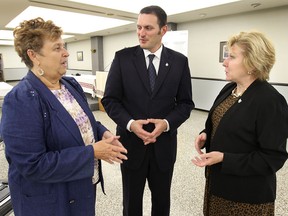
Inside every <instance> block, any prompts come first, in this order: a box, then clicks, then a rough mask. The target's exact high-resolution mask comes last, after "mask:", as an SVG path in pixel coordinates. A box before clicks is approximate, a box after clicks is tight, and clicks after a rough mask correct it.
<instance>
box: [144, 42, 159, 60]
mask: <svg viewBox="0 0 288 216" xmlns="http://www.w3.org/2000/svg"><path fill="white" fill-rule="evenodd" d="M162 50H163V45H161V46H160V48H159V49H158V50H157V51H156V52H155V53H151V52H150V51H149V50H147V49H143V51H144V55H145V58H147V57H148V55H149V54H154V55H155V56H156V57H157V58H158V59H160V56H161V53H162Z"/></svg>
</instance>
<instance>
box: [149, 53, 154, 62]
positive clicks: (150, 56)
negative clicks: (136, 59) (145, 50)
mask: <svg viewBox="0 0 288 216" xmlns="http://www.w3.org/2000/svg"><path fill="white" fill-rule="evenodd" d="M148 57H149V61H150V62H152V61H153V59H154V57H155V55H154V54H149V55H148Z"/></svg>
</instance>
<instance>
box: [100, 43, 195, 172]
mask: <svg viewBox="0 0 288 216" xmlns="http://www.w3.org/2000/svg"><path fill="white" fill-rule="evenodd" d="M102 103H103V105H104V107H105V110H106V112H107V113H108V115H109V116H110V117H111V118H112V119H113V120H114V121H115V122H116V124H117V134H118V135H120V136H121V142H122V143H123V144H124V146H125V147H126V148H127V150H128V158H129V159H128V160H127V161H125V162H124V165H126V166H129V167H130V168H132V169H137V168H138V167H139V166H140V165H141V163H142V160H143V159H144V155H145V151H146V148H147V146H145V145H144V144H143V141H141V139H139V138H138V137H137V136H136V135H135V134H134V133H131V132H129V131H128V130H127V129H126V126H127V123H128V122H129V120H131V119H135V120H137V119H147V118H158V119H167V121H168V122H169V124H170V131H169V132H164V133H162V134H161V135H160V136H159V137H158V139H157V142H156V143H155V144H153V145H155V153H156V158H157V162H158V164H159V167H160V169H162V170H167V169H168V168H171V167H172V166H173V164H174V162H175V159H176V148H177V139H176V135H177V128H178V127H179V126H180V125H181V124H182V123H183V122H184V121H185V120H186V119H187V118H189V116H190V112H191V110H192V109H193V108H194V103H193V101H192V88H191V75H190V70H189V66H188V59H187V58H186V57H185V56H184V55H182V54H181V53H178V52H175V51H173V50H171V49H168V48H165V47H163V50H162V54H161V61H160V66H159V71H158V76H157V79H156V83H155V87H154V91H153V93H151V91H150V84H149V79H148V72H147V66H146V62H145V57H144V52H143V49H142V48H140V46H135V47H131V48H125V49H123V50H120V51H118V52H116V54H115V58H114V60H113V63H112V65H111V68H110V71H109V74H108V77H107V83H106V87H105V93H104V97H103V99H102ZM145 129H146V130H147V131H152V130H153V129H154V125H153V124H150V125H146V127H145Z"/></svg>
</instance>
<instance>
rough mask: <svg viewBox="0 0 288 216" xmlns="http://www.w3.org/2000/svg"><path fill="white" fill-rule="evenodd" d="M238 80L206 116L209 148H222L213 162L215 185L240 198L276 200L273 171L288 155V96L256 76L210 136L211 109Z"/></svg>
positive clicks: (227, 196)
mask: <svg viewBox="0 0 288 216" xmlns="http://www.w3.org/2000/svg"><path fill="white" fill-rule="evenodd" d="M235 86H236V84H235V83H229V84H227V85H226V86H225V87H224V88H223V89H222V91H221V92H220V94H219V95H218V97H217V98H216V100H215V102H214V104H213V106H212V108H211V111H210V113H209V116H208V119H207V122H206V129H205V130H206V133H207V142H206V150H207V151H208V152H210V151H221V152H224V161H223V163H220V164H217V165H213V166H211V190H212V193H213V194H214V195H217V196H219V197H223V198H225V199H228V200H233V201H238V202H248V203H266V202H273V201H274V200H275V197H276V175H275V174H276V171H278V170H279V169H280V168H281V167H282V166H283V164H284V163H285V161H286V159H287V151H286V145H287V143H286V142H287V138H288V106H287V102H286V100H285V98H284V97H283V96H282V95H281V94H279V93H278V92H277V91H276V90H275V89H274V87H273V86H271V85H270V84H269V83H267V82H266V81H265V82H261V81H257V80H256V81H254V82H253V83H252V84H251V85H250V86H249V88H248V89H247V90H246V91H245V93H244V94H243V95H242V97H241V99H239V100H238V101H237V102H236V103H235V104H234V105H232V107H231V108H230V109H229V110H228V111H227V112H226V113H225V115H224V116H223V118H222V120H221V122H220V123H219V125H218V128H217V131H216V133H215V135H214V138H213V140H212V141H211V137H210V135H211V130H212V121H211V114H212V112H213V111H214V109H215V107H217V106H218V105H219V104H220V103H221V102H222V101H223V100H224V99H225V98H226V97H227V96H228V95H230V94H231V91H232V90H233V89H234V88H235Z"/></svg>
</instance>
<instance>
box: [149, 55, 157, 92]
mask: <svg viewBox="0 0 288 216" xmlns="http://www.w3.org/2000/svg"><path fill="white" fill-rule="evenodd" d="M148 57H149V66H148V74H149V80H150V87H151V91H153V90H154V85H155V80H156V70H155V67H154V65H153V63H152V61H153V59H154V57H155V55H154V54H149V55H148Z"/></svg>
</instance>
